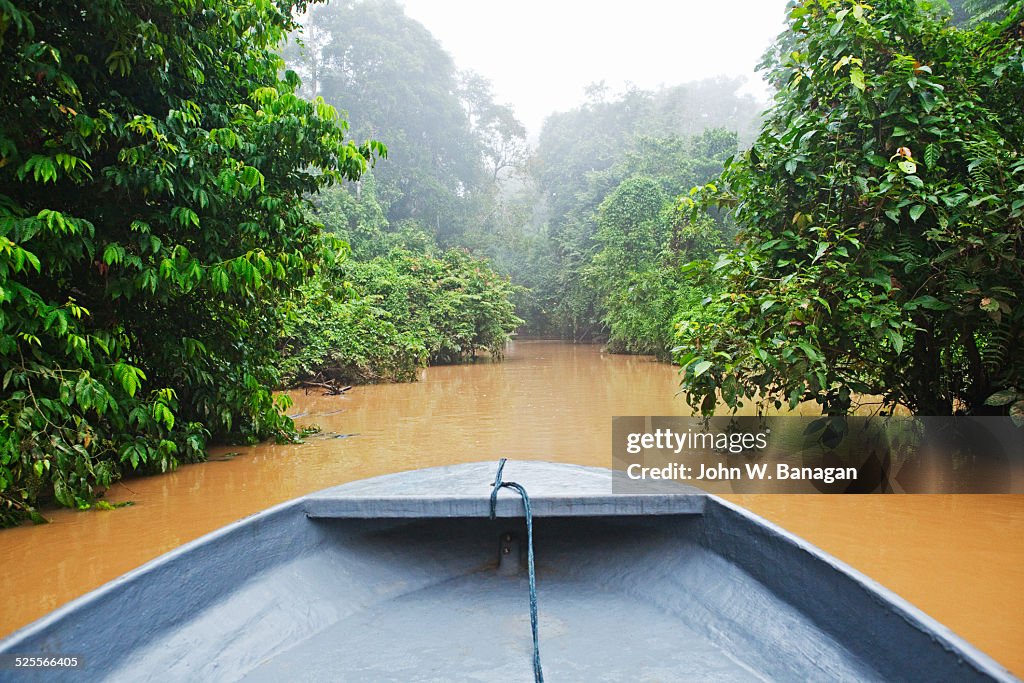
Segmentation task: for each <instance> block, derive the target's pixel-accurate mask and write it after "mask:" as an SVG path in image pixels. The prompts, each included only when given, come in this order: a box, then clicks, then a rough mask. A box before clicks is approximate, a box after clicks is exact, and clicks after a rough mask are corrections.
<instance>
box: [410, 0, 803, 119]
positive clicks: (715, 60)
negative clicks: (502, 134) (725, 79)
mask: <svg viewBox="0 0 1024 683" xmlns="http://www.w3.org/2000/svg"><path fill="white" fill-rule="evenodd" d="M400 2H402V3H403V4H404V5H405V8H406V14H408V15H409V16H410V17H412V18H414V19H416V20H417V21H419V22H420V23H422V24H423V25H424V26H426V27H427V29H428V30H429V31H430V32H431V33H433V34H434V36H435V37H437V38H438V39H439V40H440V41H441V43H442V44H443V45H444V48H445V49H446V50H447V51H448V52H449V53H450V54H451V55H452V56H453V57H454V58H455V63H456V65H457V66H458V68H460V69H466V68H469V69H472V70H474V71H476V72H478V73H480V74H481V75H483V76H484V77H486V78H488V79H489V80H490V81H491V82H492V83H493V84H494V91H495V96H496V99H497V101H498V102H501V103H508V104H512V105H513V106H514V107H515V109H516V113H517V114H518V116H519V118H520V119H521V120H522V121H523V123H524V124H526V127H527V129H528V130H529V134H530V136H531V137H532V136H535V135H537V133H539V132H540V126H541V123H542V122H543V120H544V117H545V116H547V115H548V114H550V113H551V112H553V111H564V110H566V109H570V108H572V107H574V106H576V105H578V104H580V103H581V102H582V101H583V99H584V94H583V90H584V87H585V86H587V85H588V84H590V83H593V82H596V81H601V80H604V81H605V82H606V83H607V84H608V86H609V87H610V89H611V91H612V92H621V91H622V90H623V89H624V86H625V84H626V83H627V82H631V83H634V84H636V85H637V86H639V87H641V88H655V87H657V86H659V85H675V84H678V83H682V82H685V81H690V80H697V79H701V78H706V77H709V76H715V75H718V74H730V75H743V76H746V77H748V78H749V79H750V81H751V85H750V87H749V88H748V91H749V92H754V93H756V94H758V95H759V96H764V93H765V89H764V86H763V84H762V83H761V81H760V80H759V75H758V74H756V73H755V71H754V67H755V65H756V64H757V63H758V61H760V58H761V55H762V53H763V52H764V50H765V48H767V47H768V45H770V44H771V42H772V41H773V40H774V38H775V36H776V35H778V33H779V32H780V31H781V30H782V27H783V18H784V13H785V7H786V0H714V1H711V2H708V1H707V0H703V1H701V2H695V1H693V0H689V1H687V0H675V1H671V0H631V1H629V2H616V3H606V2H593V1H591V2H586V1H585V0H483V1H482V0H400Z"/></svg>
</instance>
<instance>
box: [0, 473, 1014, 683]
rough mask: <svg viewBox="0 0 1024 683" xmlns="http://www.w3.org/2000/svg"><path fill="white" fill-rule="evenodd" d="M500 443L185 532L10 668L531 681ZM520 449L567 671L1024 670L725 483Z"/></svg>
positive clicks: (75, 607) (554, 629) (168, 675)
mask: <svg viewBox="0 0 1024 683" xmlns="http://www.w3.org/2000/svg"><path fill="white" fill-rule="evenodd" d="M493 473H494V464H493V463H479V464H477V463H474V464H471V465H460V466H453V467H450V468H435V469H432V470H424V471H420V472H412V473H402V474H400V475H392V476H390V477H381V478H377V479H374V480H366V481H363V482H355V483H353V484H349V485H345V486H341V487H337V488H335V489H329V490H328V491H325V492H321V493H319V494H313V495H311V496H307V497H305V498H301V499H298V500H296V501H292V502H289V503H286V504H284V505H280V506H278V507H276V508H272V509H270V510H267V511H265V512H263V513H260V514H257V515H254V516H252V517H249V518H247V519H244V520H242V521H240V522H237V523H235V524H233V525H231V526H228V527H225V528H224V529H222V530H220V531H217V532H215V533H213V534H210V535H208V536H206V537H204V538H201V539H199V540H197V541H195V542H193V543H190V544H187V545H185V546H183V547H181V548H179V549H177V550H175V551H173V552H171V553H168V554H167V555H164V556H163V557H161V558H158V559H157V560H154V561H153V562H151V563H149V564H147V565H145V566H143V567H141V568H139V569H138V570H135V571H133V572H131V573H129V574H127V575H125V576H123V577H121V578H119V579H117V580H116V581H113V582H111V583H110V584H108V585H106V586H104V587H102V588H100V589H99V590H97V591H94V592H93V593H90V594H89V595H86V596H84V597H82V598H80V599H78V600H76V601H74V602H72V603H70V604H69V605H67V606H65V607H63V608H61V609H59V610H57V611H56V612H54V613H52V614H51V615H49V616H47V617H45V618H43V619H42V620H40V621H38V622H36V623H34V624H32V625H30V626H28V627H26V628H25V629H22V630H21V631H19V632H17V633H15V634H13V635H12V636H10V637H9V638H7V639H6V640H4V641H2V642H0V653H8V654H11V653H17V654H26V655H32V656H45V655H55V656H56V655H77V656H79V657H81V658H82V660H83V666H82V667H81V668H79V669H75V670H48V671H45V672H43V671H39V672H35V673H33V672H28V673H26V672H25V671H14V670H12V669H6V670H0V678H2V679H4V680H7V679H10V680H32V679H33V678H35V677H38V679H39V680H47V681H52V680H111V681H141V680H154V681H157V680H158V681H203V680H211V681H233V680H246V681H282V680H302V681H529V680H532V669H531V653H532V650H531V647H532V641H531V638H530V622H529V611H528V610H529V607H528V593H527V583H526V576H525V574H524V573H522V572H518V571H516V564H515V562H514V560H513V564H512V569H511V570H510V569H509V564H508V562H506V563H505V564H503V566H502V568H501V569H502V570H501V571H498V557H499V551H498V548H499V539H500V538H503V537H504V535H505V534H508V533H512V534H518V535H522V531H523V521H522V517H521V515H522V504H521V502H520V501H519V500H518V498H516V497H515V496H513V495H512V494H511V493H508V492H503V493H502V494H501V498H500V500H499V507H498V514H499V516H498V518H497V519H495V520H491V519H488V518H487V513H488V512H489V509H488V504H487V499H488V496H489V484H490V482H491V478H493ZM610 477H611V475H610V473H609V472H607V471H604V470H595V469H591V468H580V467H575V466H565V465H552V464H547V463H524V462H515V463H509V466H508V467H507V468H506V472H505V479H506V480H516V481H520V482H522V483H523V484H524V485H525V486H526V487H527V490H528V491H530V493H531V498H533V499H534V512H535V515H536V519H535V536H536V542H535V545H536V556H537V582H538V594H539V605H540V644H541V645H540V648H541V657H542V661H543V664H544V672H545V677H546V679H547V680H548V681H552V682H554V681H627V680H628V681H754V680H792V681H818V680H820V681H836V680H849V681H872V680H879V681H899V680H907V681H975V680H978V681H982V680H984V681H988V680H1003V681H1011V680H1016V679H1014V678H1013V677H1012V676H1011V675H1010V674H1009V673H1008V672H1006V671H1005V669H1003V668H1002V667H1000V666H999V665H998V664H996V663H995V662H993V661H992V660H991V659H989V658H988V657H987V656H985V655H984V654H982V653H980V652H979V651H977V650H976V649H974V648H973V647H971V646H970V645H968V644H967V643H965V642H963V641H962V640H961V639H959V638H958V637H957V636H955V635H954V634H953V633H951V632H950V631H949V630H948V629H946V628H945V627H943V626H942V625H940V624H938V623H936V622H935V621H934V620H932V619H930V618H929V617H927V616H925V615H924V614H922V613H921V612H920V611H918V610H916V609H915V608H913V607H912V606H910V605H909V604H907V603H906V602H905V601H903V600H901V599H900V598H898V597H897V596H895V595H893V594H892V593H890V592H888V591H886V590H885V589H884V588H882V587H880V586H879V585H877V584H876V583H874V582H872V581H871V580H869V579H867V578H865V577H863V576H862V575H860V574H858V573H857V572H855V571H853V570H851V569H850V568H848V567H846V566H845V565H843V564H841V563H839V562H838V561H836V560H834V559H832V558H830V557H828V556H827V555H825V554H823V553H822V552H821V551H819V550H817V549H815V548H814V547H812V546H810V545H809V544H807V543H805V542H803V541H801V540H800V539H797V538H795V537H794V536H792V535H790V534H788V533H786V532H785V531H783V530H781V529H779V528H777V527H774V526H773V525H771V524H769V523H767V522H764V521H763V520H761V519H759V518H757V517H755V516H753V515H751V514H750V513H748V512H746V511H744V510H742V509H739V508H737V507H735V506H733V505H731V504H729V503H727V502H725V501H722V500H720V499H717V498H715V497H713V496H707V495H704V494H701V493H699V492H696V491H695V490H692V489H682V490H680V489H676V490H675V492H674V493H659V492H653V493H643V492H638V493H637V494H636V495H630V494H621V493H616V494H612V493H611V491H610V481H611V479H610Z"/></svg>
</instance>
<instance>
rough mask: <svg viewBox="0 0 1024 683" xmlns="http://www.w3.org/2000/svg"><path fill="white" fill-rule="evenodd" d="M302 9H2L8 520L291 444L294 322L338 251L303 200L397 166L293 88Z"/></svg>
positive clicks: (4, 503)
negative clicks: (250, 447) (137, 474)
mask: <svg viewBox="0 0 1024 683" xmlns="http://www.w3.org/2000/svg"><path fill="white" fill-rule="evenodd" d="M305 6H306V3H305V2H304V1H302V0H296V1H294V2H289V1H286V0H282V1H278V2H270V1H269V0H258V1H256V2H244V3H243V2H234V1H230V0H209V1H207V2H203V3H196V2H193V1H191V0H162V1H159V2H150V3H144V4H139V3H133V2H127V1H126V0H110V1H107V2H88V1H85V0H79V1H76V2H65V3H56V4H55V3H51V2H44V1H42V0H3V1H2V2H0V12H2V15H0V62H2V63H3V64H4V71H3V75H2V76H0V78H2V83H3V87H2V89H0V188H2V194H0V375H2V378H3V379H2V382H3V389H4V393H3V395H2V398H0V522H11V521H13V520H15V519H16V518H17V517H18V516H19V515H22V514H25V513H31V512H32V509H33V507H34V505H35V502H36V501H37V500H38V499H39V498H40V497H45V496H47V495H48V494H49V492H52V494H53V495H54V496H55V498H56V500H57V501H58V502H60V503H61V504H64V505H68V506H74V505H77V506H88V505H90V504H91V503H92V501H93V500H94V498H95V496H96V495H97V494H98V493H99V492H101V491H102V489H103V488H104V487H105V486H106V485H108V484H109V483H110V482H111V481H112V480H113V479H114V478H116V477H117V476H118V475H119V474H120V473H121V472H123V471H126V470H132V469H137V468H138V469H147V470H154V469H155V470H158V471H159V470H166V469H168V468H171V467H174V466H175V464H176V463H177V462H178V461H179V460H197V459H201V458H202V457H204V454H205V444H206V440H207V438H208V437H210V436H213V437H215V438H218V439H223V438H232V439H242V440H255V439H261V438H265V437H267V436H271V435H278V436H280V437H282V438H288V437H289V436H290V435H294V428H293V426H292V423H291V421H290V420H288V419H287V417H285V416H284V415H283V414H282V412H281V408H282V402H281V401H278V400H275V399H274V398H273V396H272V394H271V390H272V389H273V388H274V386H275V385H276V383H277V378H278V374H277V371H276V370H275V362H276V359H277V352H276V349H275V343H276V337H277V331H278V329H279V328H280V323H281V313H280V312H279V310H278V304H279V302H280V301H281V299H282V297H283V296H284V294H285V293H286V292H287V291H289V290H290V289H291V288H292V287H294V286H295V285H296V284H297V283H299V282H300V281H302V280H303V279H304V277H305V276H306V275H307V274H309V273H310V272H311V271H312V270H313V269H314V268H315V267H316V264H317V263H318V262H319V261H320V260H321V259H322V258H325V257H326V258H330V257H332V256H333V255H334V254H335V253H336V252H337V251H338V250H339V249H340V246H341V245H338V244H335V243H330V242H325V241H324V240H323V238H322V237H321V236H320V234H319V232H318V230H317V228H316V226H315V225H314V224H313V223H311V222H310V221H309V220H308V218H307V214H306V212H305V203H306V200H305V199H304V197H305V196H306V195H307V194H308V193H313V192H316V191H317V190H319V189H320V188H323V187H326V186H329V185H332V184H335V183H337V182H339V181H341V180H342V179H344V178H348V179H356V178H358V177H359V175H360V174H361V173H362V172H363V170H365V169H366V167H367V164H368V163H369V160H370V159H371V156H372V154H373V153H381V152H383V151H384V150H383V147H381V146H380V145H378V144H376V143H371V144H369V145H365V146H362V147H356V146H354V145H352V144H351V143H348V142H347V141H345V140H344V139H343V127H344V124H343V122H340V121H339V120H338V118H337V115H336V114H335V113H334V111H333V110H332V109H331V108H330V107H328V106H327V105H326V104H324V103H323V102H322V101H319V102H316V103H314V102H307V101H304V100H302V99H300V98H298V97H297V96H296V95H295V90H296V88H297V86H298V79H297V77H296V76H295V74H294V73H291V72H286V73H284V75H283V77H279V73H280V72H281V70H282V67H283V62H282V61H281V59H280V58H279V57H278V56H277V55H276V54H275V53H274V52H273V50H274V47H275V45H276V44H277V43H278V42H279V41H280V40H282V39H283V38H284V36H285V35H286V33H287V32H288V31H291V30H293V29H294V28H295V24H294V22H293V20H292V18H291V13H292V12H293V11H301V10H303V9H304V8H305Z"/></svg>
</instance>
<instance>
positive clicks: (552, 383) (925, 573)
mask: <svg viewBox="0 0 1024 683" xmlns="http://www.w3.org/2000/svg"><path fill="white" fill-rule="evenodd" d="M676 372H677V370H676V369H675V368H673V367H671V366H668V365H665V364H661V363H656V362H653V361H651V360H649V359H645V358H638V357H631V356H614V355H609V354H602V353H601V352H600V348H599V347H597V346H572V345H568V344H563V343H558V342H516V343H515V344H513V345H512V347H511V348H510V351H509V353H508V354H507V356H506V358H505V360H504V361H503V362H501V363H477V364H471V365H462V366H438V367H431V368H428V369H427V370H425V371H424V374H423V377H422V380H421V381H420V382H416V383H411V384H393V385H372V386H360V387H356V388H355V389H353V390H352V391H350V392H348V393H347V394H345V395H342V396H319V395H315V394H313V393H310V394H309V395H305V394H304V393H303V392H302V391H297V392H293V394H292V395H293V397H294V399H295V405H294V406H293V408H292V409H291V410H290V411H289V412H290V413H292V414H299V413H306V415H305V416H303V417H301V418H299V419H298V422H299V424H300V425H309V424H313V423H316V424H319V425H320V427H321V428H322V429H323V432H322V433H321V434H319V435H315V436H313V437H311V438H309V439H308V440H307V443H305V444H302V445H275V444H260V445H258V446H253V447H249V448H223V449H218V450H216V451H214V452H213V453H212V454H211V461H210V462H207V463H203V464H200V465H190V466H186V467H182V468H181V469H180V470H178V471H177V472H173V473H171V474H167V475H162V476H157V477H148V478H140V479H134V480H131V481H129V482H128V483H127V485H125V484H115V485H114V487H113V488H112V490H111V491H110V494H109V496H108V499H109V500H110V501H111V502H117V501H125V500H133V501H135V503H136V504H135V505H134V506H132V507H129V508H122V509H119V510H115V511H112V512H96V513H76V512H73V511H70V510H59V511H56V512H53V513H47V515H48V516H49V517H50V518H51V519H52V520H53V523H52V524H50V525H45V526H37V527H32V526H26V527H19V528H15V529H7V530H4V531H0V554H3V556H5V557H18V558H20V560H19V563H20V564H19V571H18V572H17V573H6V574H5V575H4V576H3V577H2V578H0V588H2V590H3V592H4V595H5V609H4V610H3V612H2V613H0V633H3V634H6V633H8V632H10V631H12V630H14V629H16V628H18V627H20V626H22V625H24V624H26V623H28V622H30V621H32V620H33V619H36V618H38V617H40V616H42V615H43V614H45V613H46V612H48V611H50V610H52V609H55V608H56V607H58V606H59V605H61V604H63V603H64V602H67V601H68V600H70V599H73V598H74V597H76V596H78V595H81V594H82V593H84V592H87V591H88V590H91V589H93V588H95V587H97V586H99V585H101V584H103V583H104V582H106V581H109V580H111V579H113V578H116V577H117V576H119V575H121V574H122V573H124V572H126V571H128V570H130V569H132V568H134V567H136V566H138V565H139V564H142V563H143V562H145V561H147V560H150V559H152V558H154V557H156V556H158V555H159V554H161V553H163V552H166V551H167V550H170V549H171V548H174V547H176V546H178V545H181V544H182V543H185V542H187V541H189V540H192V539H194V538H197V537H199V536H201V535H203V534H204V533H207V532H209V531H213V530H214V529H217V528H219V527H221V526H223V525H224V524H227V523H229V522H231V521H234V520H236V519H238V518H240V517H243V516H245V515H248V514H252V513H253V512H256V511H258V510H261V509H264V508H266V507H268V506H270V505H273V504H275V503H278V502H282V501H284V500H288V499H291V498H294V497H296V496H300V495H303V494H305V493H309V492H311V491H315V490H318V489H322V488H326V487H328V486H332V485H334V484H339V483H343V482H346V481H351V480H354V479H361V478H365V477H369V476H373V475H377V474H384V473H388V472H397V471H401V470H407V469H414V468H418V467H429V466H433V465H440V464H448V463H455V462H469V461H478V460H488V459H492V458H493V459H494V460H497V458H498V457H502V456H504V457H509V458H523V459H542V460H553V461H559V462H576V463H579V464H585V465H596V466H602V467H607V466H608V464H609V463H608V453H609V449H610V438H611V433H610V428H611V417H612V416H614V415H628V414H633V415H645V414H646V415H666V414H680V415H682V414H688V413H689V411H688V409H687V408H686V406H685V405H684V404H683V403H682V402H681V401H679V400H677V399H675V398H674V397H673V394H674V391H675V384H676V380H677V375H676ZM341 435H349V436H347V437H346V438H337V437H338V436H341ZM234 453H237V455H233V454H234ZM486 488H487V487H486V486H485V487H484V491H483V493H484V494H486V493H487V491H486ZM730 498H731V499H732V500H735V501H736V502H738V503H740V504H742V505H744V506H746V507H749V508H750V509H752V510H753V511H754V512H756V513H758V514H762V515H763V516H765V517H767V518H768V519H769V520H771V521H773V522H775V523H777V524H780V525H781V526H783V527H785V528H787V529H789V530H790V531H793V532H794V533H796V534H798V535H800V536H803V537H804V538H806V539H807V540H808V541H810V542H811V543H814V544H816V545H818V546H820V547H821V548H822V549H824V550H825V551H827V552H830V553H832V554H834V555H835V556H836V557H838V558H839V559H840V560H843V561H845V562H848V563H849V564H851V565H852V566H854V567H855V568H857V569H859V570H861V571H863V572H865V573H866V574H868V575H869V576H871V577H872V578H874V579H876V580H878V581H879V582H881V583H882V584H883V585H885V586H886V587H889V588H891V589H893V590H895V591H896V592H897V593H898V594H900V595H902V596H903V597H905V598H906V599H908V600H909V601H910V602H912V603H914V604H915V605H917V606H918V607H920V608H921V609H923V610H924V611H925V612H927V613H928V614H930V615H931V616H933V617H935V618H936V619H938V620H939V621H941V622H942V623H944V624H946V625H947V626H949V627H950V628H952V629H953V630H954V631H955V632H957V633H958V634H960V635H962V636H963V637H965V638H966V639H967V640H968V641H970V642H972V643H973V644H975V645H977V646H978V647H980V648H981V649H982V650H984V651H985V652H987V653H988V654H990V655H992V656H993V657H994V658H995V659H996V660H998V661H999V662H1001V663H1002V664H1004V665H1005V666H1007V667H1009V668H1010V669H1011V670H1012V671H1014V672H1015V673H1016V674H1017V675H1019V676H1020V675H1024V648H1022V647H1021V642H1022V640H1024V619H1022V618H1021V617H1022V615H1024V596H1022V595H1021V593H1020V592H1019V591H1018V590H1017V587H1018V586H1019V585H1020V584H1021V580H1022V579H1024V496H1016V497H1015V496H848V497H841V496H831V497H826V496H778V495H760V496H757V495H749V496H730Z"/></svg>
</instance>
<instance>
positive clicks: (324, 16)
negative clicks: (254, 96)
mask: <svg viewBox="0 0 1024 683" xmlns="http://www.w3.org/2000/svg"><path fill="white" fill-rule="evenodd" d="M303 36H304V37H303V44H302V45H296V46H294V47H292V48H291V49H289V51H288V52H287V53H286V56H287V57H288V60H289V63H290V64H292V65H293V66H294V68H295V69H296V70H297V71H298V72H299V73H300V74H302V75H304V76H308V77H309V78H308V79H307V87H308V88H309V89H308V90H307V91H305V92H306V94H307V95H308V96H313V95H322V96H323V97H324V99H325V100H326V101H327V102H328V103H330V104H332V105H335V106H337V107H338V108H339V109H343V110H344V111H345V112H347V116H348V121H349V123H350V125H351V131H352V134H353V136H354V137H356V138H357V139H363V138H364V137H370V138H374V139H378V140H381V141H383V142H385V143H386V144H387V145H388V146H389V147H390V148H391V149H392V150H393V152H392V154H391V157H390V159H389V162H388V163H387V164H386V165H384V166H382V167H381V168H379V169H378V172H377V182H378V187H377V190H378V196H379V199H380V202H381V205H382V207H383V208H384V211H385V214H386V215H387V218H388V220H389V221H390V222H391V223H392V224H393V225H398V224H399V223H401V222H402V221H406V220H415V221H417V222H418V223H420V224H421V225H423V226H425V227H427V228H429V229H430V230H431V231H432V232H434V233H435V234H436V235H437V236H438V237H439V239H441V240H442V241H443V242H452V241H455V240H456V239H457V238H458V237H459V236H460V235H462V234H463V233H464V232H466V231H467V230H470V229H472V228H473V227H474V226H475V224H476V222H477V221H478V219H479V217H480V216H481V215H483V214H486V213H487V211H488V209H489V208H490V205H491V200H492V194H493V192H492V191H493V185H494V182H495V181H496V180H497V178H498V176H499V175H500V174H501V173H502V171H503V170H506V169H508V168H509V167H510V166H511V165H513V164H517V163H520V162H521V159H522V154H523V149H524V148H525V131H524V129H523V127H522V124H520V123H519V122H518V121H517V120H516V119H515V117H514V115H513V114H512V111H511V109H510V108H508V107H506V106H501V105H497V104H495V103H494V102H493V98H492V94H491V89H490V85H489V84H488V83H487V82H486V81H485V80H483V79H482V78H480V77H479V76H476V75H473V74H460V73H459V72H458V70H457V69H456V67H455V63H454V61H453V60H452V58H451V56H450V55H449V54H448V53H447V52H445V51H444V49H443V48H442V47H441V44H440V43H439V42H438V40H437V39H436V38H435V37H434V36H433V35H431V34H430V32H429V31H428V30H427V29H426V28H425V27H424V26H423V25H422V24H420V23H419V22H417V21H415V20H413V19H411V18H409V17H408V16H406V14H405V11H404V10H403V9H402V6H401V5H400V4H398V3H397V2H395V1H394V0H338V1H337V2H331V3H330V4H329V5H326V6H318V7H315V8H313V9H312V10H311V11H310V13H309V16H308V17H307V18H306V20H305V22H304V33H303ZM506 173H507V171H506Z"/></svg>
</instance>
